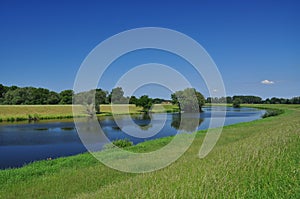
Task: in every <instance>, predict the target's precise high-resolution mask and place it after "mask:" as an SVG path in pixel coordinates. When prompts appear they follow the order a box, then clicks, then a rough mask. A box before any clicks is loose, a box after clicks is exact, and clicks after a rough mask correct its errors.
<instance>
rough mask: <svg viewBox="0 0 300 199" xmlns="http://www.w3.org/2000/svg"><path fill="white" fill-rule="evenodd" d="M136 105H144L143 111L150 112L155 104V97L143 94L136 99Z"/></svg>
mask: <svg viewBox="0 0 300 199" xmlns="http://www.w3.org/2000/svg"><path fill="white" fill-rule="evenodd" d="M135 105H136V106H139V107H142V108H143V111H144V112H146V113H148V112H149V110H150V108H151V107H152V105H153V99H151V98H149V96H148V95H143V96H141V97H140V98H139V99H137V100H136V101H135Z"/></svg>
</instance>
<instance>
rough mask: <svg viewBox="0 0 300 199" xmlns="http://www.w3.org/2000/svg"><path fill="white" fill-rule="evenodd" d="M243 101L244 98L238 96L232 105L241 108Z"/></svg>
mask: <svg viewBox="0 0 300 199" xmlns="http://www.w3.org/2000/svg"><path fill="white" fill-rule="evenodd" d="M241 103H242V100H241V99H240V98H236V99H235V100H233V102H232V106H233V107H234V108H240V107H241Z"/></svg>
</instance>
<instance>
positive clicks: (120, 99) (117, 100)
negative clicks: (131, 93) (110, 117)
mask: <svg viewBox="0 0 300 199" xmlns="http://www.w3.org/2000/svg"><path fill="white" fill-rule="evenodd" d="M109 98H110V102H111V103H112V104H123V103H126V101H127V100H126V98H125V97H124V91H123V89H122V88H121V87H117V88H114V89H112V91H111V93H110V95H109Z"/></svg>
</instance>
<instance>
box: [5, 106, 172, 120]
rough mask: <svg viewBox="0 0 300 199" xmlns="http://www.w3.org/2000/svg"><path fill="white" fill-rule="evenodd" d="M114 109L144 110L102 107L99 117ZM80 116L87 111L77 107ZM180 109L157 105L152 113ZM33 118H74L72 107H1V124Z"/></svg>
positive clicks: (138, 110) (116, 111) (115, 111)
mask: <svg viewBox="0 0 300 199" xmlns="http://www.w3.org/2000/svg"><path fill="white" fill-rule="evenodd" d="M112 107H114V109H113V111H114V114H127V113H128V110H129V113H130V114H137V113H141V111H142V108H140V107H136V106H135V105H131V104H129V105H126V104H114V105H101V106H100V110H101V113H100V114H98V116H105V115H112ZM76 109H77V110H78V113H80V114H79V115H78V116H84V115H85V111H84V109H85V108H84V107H83V106H79V105H78V106H76ZM175 111H178V107H177V106H175V105H169V104H166V105H160V104H155V105H154V106H153V109H152V112H154V113H158V112H175ZM31 118H36V119H37V120H46V119H66V118H73V112H72V105H0V122H2V121H7V122H15V121H25V120H30V119H31Z"/></svg>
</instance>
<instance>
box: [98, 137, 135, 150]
mask: <svg viewBox="0 0 300 199" xmlns="http://www.w3.org/2000/svg"><path fill="white" fill-rule="evenodd" d="M132 145H133V143H132V142H131V141H130V140H128V139H120V140H114V141H113V142H112V143H109V144H106V145H104V149H112V148H115V147H119V148H126V147H130V146H132Z"/></svg>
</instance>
